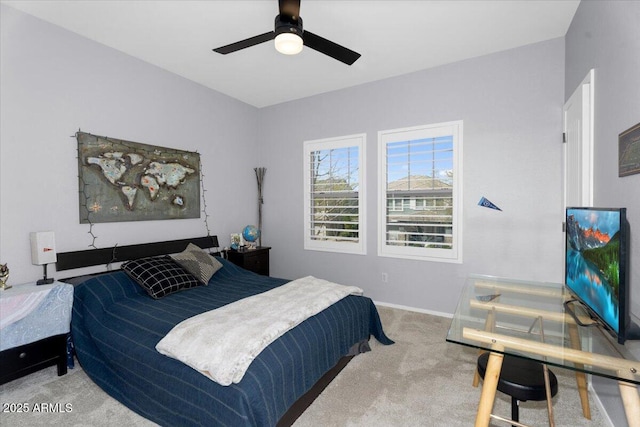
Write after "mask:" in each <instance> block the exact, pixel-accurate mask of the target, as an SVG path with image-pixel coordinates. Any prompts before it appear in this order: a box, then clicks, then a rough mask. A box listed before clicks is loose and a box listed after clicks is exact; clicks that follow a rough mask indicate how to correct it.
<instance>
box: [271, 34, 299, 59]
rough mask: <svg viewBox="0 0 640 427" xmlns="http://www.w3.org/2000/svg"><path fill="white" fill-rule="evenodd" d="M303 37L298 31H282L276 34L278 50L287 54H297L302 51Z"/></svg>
mask: <svg viewBox="0 0 640 427" xmlns="http://www.w3.org/2000/svg"><path fill="white" fill-rule="evenodd" d="M302 44H303V43H302V37H300V36H299V35H297V34H296V33H280V34H278V35H277V36H276V39H275V45H276V50H277V51H278V52H280V53H283V54H285V55H297V54H298V53H300V52H301V51H302Z"/></svg>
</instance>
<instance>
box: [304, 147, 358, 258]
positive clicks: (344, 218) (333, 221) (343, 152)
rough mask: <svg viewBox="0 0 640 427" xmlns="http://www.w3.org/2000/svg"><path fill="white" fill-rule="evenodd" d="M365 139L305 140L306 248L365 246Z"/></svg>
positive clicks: (338, 249)
mask: <svg viewBox="0 0 640 427" xmlns="http://www.w3.org/2000/svg"><path fill="white" fill-rule="evenodd" d="M363 139H364V136H362V137H360V138H358V139H356V140H354V139H353V138H349V137H347V138H346V139H344V140H342V139H336V140H326V141H315V142H314V141H310V142H306V143H305V151H306V153H307V154H306V159H307V162H308V164H307V166H308V167H307V168H306V169H307V181H306V182H307V184H305V198H306V202H305V203H306V209H305V213H306V216H305V248H307V249H320V250H335V251H346V252H354V253H361V252H362V251H363V250H364V245H363V241H362V236H361V234H360V229H361V224H362V222H363V217H362V211H363V208H362V195H361V192H360V190H361V188H362V182H361V176H362V174H361V172H362V171H361V170H360V164H361V156H362V142H361V141H362V140H363ZM354 143H355V145H354ZM345 245H346V246H345Z"/></svg>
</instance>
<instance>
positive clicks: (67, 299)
mask: <svg viewBox="0 0 640 427" xmlns="http://www.w3.org/2000/svg"><path fill="white" fill-rule="evenodd" d="M72 306H73V286H72V285H69V284H67V283H60V282H54V283H53V284H51V285H41V286H36V284H35V283H32V284H26V285H17V286H14V287H12V288H11V289H9V290H6V291H2V294H0V325H1V327H0V351H4V350H7V349H9V348H14V347H18V346H21V345H24V344H29V343H32V342H36V341H39V340H41V339H43V338H47V337H50V336H54V335H60V334H66V333H68V332H69V330H70V324H71V310H72Z"/></svg>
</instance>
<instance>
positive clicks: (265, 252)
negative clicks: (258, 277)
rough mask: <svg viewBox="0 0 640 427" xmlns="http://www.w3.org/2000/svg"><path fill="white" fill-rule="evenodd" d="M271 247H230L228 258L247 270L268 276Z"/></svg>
mask: <svg viewBox="0 0 640 427" xmlns="http://www.w3.org/2000/svg"><path fill="white" fill-rule="evenodd" d="M270 249H271V248H270V247H268V246H259V247H257V248H256V249H245V250H240V251H236V250H233V249H230V250H228V251H227V259H228V260H229V261H231V262H232V263H234V264H235V265H237V266H238V267H242V268H244V269H245V270H249V271H253V272H254V273H258V274H262V275H263V276H268V275H269V250H270Z"/></svg>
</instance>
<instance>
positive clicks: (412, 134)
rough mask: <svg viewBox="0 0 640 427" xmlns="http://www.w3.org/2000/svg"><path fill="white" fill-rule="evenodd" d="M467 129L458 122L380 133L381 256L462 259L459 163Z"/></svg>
mask: <svg viewBox="0 0 640 427" xmlns="http://www.w3.org/2000/svg"><path fill="white" fill-rule="evenodd" d="M461 127H462V123H461V122H452V123H447V124H442V125H432V126H425V127H422V128H410V129H399V130H394V131H385V132H380V141H379V144H380V149H381V151H380V155H381V157H380V158H381V161H382V162H383V165H384V168H383V169H382V172H383V174H384V176H383V177H381V181H380V182H381V197H382V198H383V199H384V200H385V202H384V205H383V206H384V207H385V209H384V210H383V211H382V212H381V215H382V221H383V222H382V224H381V225H380V233H381V240H380V244H381V248H380V249H379V251H380V254H381V255H390V256H401V257H402V256H405V255H406V256H408V257H412V258H431V257H435V258H439V257H442V258H447V259H455V258H457V256H458V255H457V253H454V251H455V250H456V249H457V248H456V237H457V236H456V233H455V230H454V227H455V224H456V223H457V221H456V215H457V212H458V211H459V209H456V206H455V194H457V192H456V190H455V185H456V178H457V176H456V173H457V171H456V168H455V164H456V142H457V135H458V133H461ZM403 248H404V249H403Z"/></svg>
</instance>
